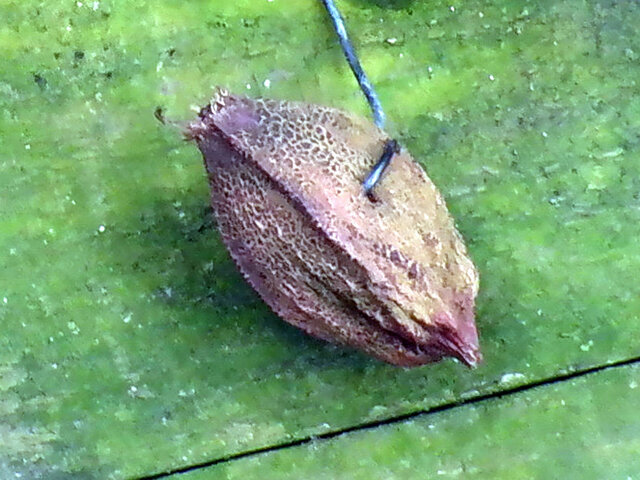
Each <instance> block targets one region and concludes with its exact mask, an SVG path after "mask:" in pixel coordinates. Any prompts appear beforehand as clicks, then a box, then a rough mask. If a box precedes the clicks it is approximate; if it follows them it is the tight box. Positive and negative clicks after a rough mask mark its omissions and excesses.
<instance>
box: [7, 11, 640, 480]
mask: <svg viewBox="0 0 640 480" xmlns="http://www.w3.org/2000/svg"><path fill="white" fill-rule="evenodd" d="M340 6H341V7H342V9H343V12H344V14H345V16H346V17H347V20H348V26H349V29H350V32H351V34H352V36H353V37H354V39H355V40H356V44H357V47H358V50H359V53H360V56H361V58H362V61H363V64H364V66H365V68H366V69H367V71H368V72H369V74H370V76H371V78H372V80H373V81H374V83H375V84H376V85H377V87H378V91H379V93H380V96H381V99H382V102H383V104H384V105H385V107H386V110H387V115H388V117H389V119H390V121H389V131H390V133H392V134H393V135H395V136H397V137H398V138H399V139H400V141H401V143H402V144H403V145H404V146H405V147H407V148H408V149H409V150H410V151H411V152H412V154H413V156H414V157H415V158H416V159H418V160H419V161H420V162H421V163H422V164H423V165H424V166H425V168H426V169H427V170H428V172H429V174H430V176H431V177H432V179H433V180H434V181H435V183H436V184H437V185H438V186H439V187H440V188H441V190H442V192H443V193H444V195H445V197H446V198H447V201H448V205H449V208H450V210H451V212H452V214H453V215H454V217H455V218H456V221H457V223H458V226H459V228H460V230H461V232H462V233H463V235H464V237H465V239H466V241H467V244H468V247H469V251H470V254H471V255H472V257H473V258H474V260H475V262H476V264H477V265H478V267H479V269H480V272H481V293H480V296H479V299H478V312H477V323H478V328H479V332H480V337H481V344H482V348H483V352H484V355H485V363H484V364H483V365H482V366H481V367H479V368H478V369H477V370H474V371H469V370H465V369H464V368H463V367H462V366H460V365H459V364H456V363H454V362H452V361H445V362H443V363H440V364H438V365H433V366H427V367H424V368H419V369H414V370H403V369H398V368H395V367H392V366H388V365H384V364H381V363H379V362H377V361H375V360H372V359H370V358H367V357H364V356H362V355H360V354H359V353H357V352H354V351H351V350H348V349H344V348H341V347H335V346H331V345H327V344H325V343H322V342H319V341H316V340H314V339H311V338H309V337H307V336H305V335H303V334H301V333H300V332H298V331H297V330H295V329H294V328H292V327H289V326H287V325H286V324H284V322H282V321H281V320H279V319H278V318H277V317H276V316H275V315H273V314H272V313H271V312H270V311H269V309H268V308H267V307H266V306H265V305H263V304H262V302H261V301H260V300H259V299H258V297H257V296H256V295H255V294H254V293H253V291H252V290H251V289H250V288H249V287H248V286H247V285H246V284H245V283H244V281H243V280H242V278H241V276H240V275H239V274H238V273H237V271H236V270H235V268H234V266H233V264H232V262H231V260H230V259H229V257H228V255H227V253H226V251H225V250H224V248H223V247H222V245H221V242H220V239H219V237H218V235H217V233H216V231H215V228H214V227H213V225H212V224H211V222H210V221H209V220H208V218H209V210H208V207H207V204H208V192H207V182H206V179H205V176H204V169H203V167H202V161H201V158H200V156H199V153H198V151H197V149H196V148H195V146H194V145H193V144H191V143H188V142H184V141H183V140H182V138H181V133H180V128H179V127H175V126H171V125H162V124H160V123H159V122H158V121H157V120H156V119H155V118H154V111H155V110H156V108H157V107H162V109H163V111H164V112H165V115H166V117H167V118H168V119H169V120H171V121H174V122H176V123H177V124H179V125H184V124H185V123H186V122H187V121H189V120H190V119H191V118H193V116H194V115H195V114H194V112H193V111H192V107H193V106H194V105H202V104H204V103H206V102H207V100H208V98H209V96H210V94H211V91H212V87H213V86H214V85H224V86H227V87H228V88H230V89H231V90H232V91H234V92H237V93H246V94H248V95H266V96H270V97H275V98H284V99H289V100H304V101H308V102H316V103H323V104H329V105H333V106H338V107H341V108H345V109H348V110H351V111H355V112H360V113H361V114H363V115H368V110H367V107H366V105H365V104H364V102H363V100H362V96H361V94H360V92H359V91H358V90H357V88H356V86H355V82H354V80H353V78H352V77H351V74H350V71H349V70H348V67H347V66H346V65H345V63H344V61H343V59H342V56H341V53H340V51H339V48H338V46H337V43H336V41H335V38H334V34H333V32H332V31H331V29H330V24H329V23H328V21H327V19H326V15H325V12H324V11H323V9H322V7H321V5H320V2H318V1H315V0H287V1H283V0H274V1H267V0H238V1H235V2H222V1H218V0H215V1H214V0H211V1H206V2H205V1H203V2H177V1H168V0H165V1H158V2H146V1H141V2H125V1H123V0H118V1H115V0H113V1H108V0H107V1H95V2H93V1H91V2H84V1H82V2H74V1H66V0H65V1H59V0H50V1H47V2H36V1H27V2H17V1H4V2H2V3H1V4H0V19H2V20H1V21H0V326H1V327H2V331H1V333H0V477H12V478H13V477H14V476H15V475H22V476H23V477H22V478H47V479H50V478H53V479H55V478H130V477H135V476H141V475H145V474H151V473H154V472H160V471H167V470H171V469H176V468H184V467H187V466H189V465H193V464H197V463H200V462H206V461H210V460H214V459H216V458H220V457H224V456H228V455H232V454H236V453H239V452H243V451H246V450H251V449H255V448H261V447H265V446H269V445H274V444H278V443H282V442H287V441H291V440H293V439H296V438H304V437H307V436H309V435H317V434H320V433H323V432H327V431H334V430H340V429H342V428H348V427H350V426H353V425H357V424H361V423H363V422H369V421H374V420H381V419H386V418H390V417H393V416H395V415H399V414H406V413H410V412H414V411H417V410H422V409H426V408H429V407H433V406H437V405H442V404H445V403H449V402H454V401H458V400H460V399H464V398H471V397H474V396H476V395H479V394H486V393H490V392H496V391H501V390H503V389H505V388H507V387H509V388H510V387H514V386H516V385H520V384H527V383H530V382H535V381H538V380H541V379H545V378H552V377H554V376H556V375H558V374H559V373H565V372H568V371H573V370H580V369H584V368H588V367H592V366H595V365H602V364H606V363H610V362H615V361H619V360H624V359H627V358H631V357H636V356H638V355H639V354H640V346H639V339H640V322H639V320H640V313H639V312H640V286H639V284H638V282H637V272H638V271H639V270H640V250H639V249H638V245H637V239H638V238H639V237H640V221H639V220H640V134H639V132H640V87H639V86H638V78H640V60H639V59H640V36H638V35H637V25H640V6H639V5H638V3H637V2H633V1H626V2H608V1H607V2H599V3H593V2H575V1H569V0H567V1H560V2H552V1H541V0H538V1H530V2H507V1H506V0H504V1H503V0H501V1H497V2H492V3H490V4H489V3H485V2H480V1H469V2H454V3H451V2H449V3H447V2H439V1H434V2H421V1H409V0H404V1H395V2H391V1H390V2H384V1H382V0H379V1H365V0H343V1H340ZM451 7H453V8H451ZM265 80H269V82H270V83H269V82H267V83H265ZM267 85H268V86H267ZM579 385H584V387H583V388H585V389H587V388H588V385H589V384H588V382H585V383H582V384H579ZM603 388H604V387H603ZM571 391H575V392H578V393H576V395H581V394H583V393H581V392H580V388H577V389H573V390H571ZM615 394H616V391H615V390H612V395H615ZM451 421H454V420H451ZM474 431H475V430H474ZM476 432H477V431H476ZM476 434H477V435H481V434H482V433H481V432H477V433H476ZM464 438H466V437H464ZM463 440H464V439H461V443H464V442H463ZM443 441H444V440H443Z"/></svg>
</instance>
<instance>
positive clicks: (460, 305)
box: [190, 90, 481, 366]
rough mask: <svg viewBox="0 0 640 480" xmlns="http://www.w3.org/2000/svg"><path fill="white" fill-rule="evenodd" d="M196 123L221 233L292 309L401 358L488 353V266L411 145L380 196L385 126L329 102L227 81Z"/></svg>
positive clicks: (370, 349) (264, 291)
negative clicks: (483, 328) (367, 188)
mask: <svg viewBox="0 0 640 480" xmlns="http://www.w3.org/2000/svg"><path fill="white" fill-rule="evenodd" d="M190 135H191V136H192V138H194V139H195V140H196V142H197V143H198V147H199V148H200V150H201V151H202V154H203V156H204V161H205V166H206V169H207V172H208V175H209V183H210V186H211V203H212V206H213V209H214V212H215V215H216V217H217V221H218V226H219V229H220V232H221V234H222V239H223V241H224V243H225V244H226V245H227V247H228V249H229V251H230V252H231V256H232V257H233V259H234V261H235V262H236V264H237V265H238V267H239V268H240V270H241V271H242V273H243V274H244V276H245V277H246V278H247V280H248V281H249V283H250V284H251V285H252V286H253V287H254V288H255V289H256V290H257V291H258V293H259V294H260V295H261V296H262V298H263V299H264V301H265V302H266V303H267V304H269V306H270V307H271V308H272V309H273V310H274V311H275V312H276V313H277V314H278V315H280V316H281V317H282V318H283V319H284V320H286V321H287V322H289V323H291V324H293V325H295V326H297V327H299V328H301V329H303V330H304V331H306V332H308V333H310V334H311V335H314V336H317V337H320V338H323V339H325V340H329V341H334V342H340V343H343V344H347V345H351V346H354V347H357V348H359V349H361V350H363V351H365V352H367V353H369V354H371V355H373V356H375V357H377V358H380V359H382V360H384V361H386V362H389V363H392V364H395V365H402V366H416V365H422V364H425V363H429V362H434V361H438V360H440V359H441V358H443V357H446V356H452V357H455V358H458V359H459V360H461V361H463V362H464V363H466V364H467V365H475V364H476V363H477V362H478V361H479V360H480V359H481V356H480V353H479V348H478V336H477V333H476V327H475V323H474V302H475V297H476V294H477V291H478V274H477V271H476V269H475V267H474V265H473V263H472V262H471V260H470V259H469V257H468V256H467V253H466V248H465V246H464V244H463V242H462V240H461V238H460V235H459V234H458V232H457V231H456V229H455V226H454V223H453V220H452V219H451V217H450V215H449V213H448V212H447V209H446V206H445V203H444V200H443V199H442V196H441V195H440V193H439V192H438V191H437V190H436V188H435V186H434V185H433V183H432V182H431V180H430V179H429V178H428V177H427V175H426V174H425V173H424V171H423V170H422V168H420V166H419V165H418V164H416V163H415V162H414V161H413V160H412V158H411V157H410V156H409V154H408V153H406V152H402V153H400V154H398V155H396V156H395V157H394V159H393V162H392V164H391V165H390V167H389V168H388V170H387V172H386V174H385V176H384V178H383V180H382V182H381V183H380V184H379V185H378V186H376V190H375V194H376V201H375V202H374V201H371V199H369V198H368V197H367V196H366V195H365V192H364V189H363V188H362V181H363V179H364V178H365V177H366V175H367V173H368V172H369V170H370V168H371V167H372V166H373V165H374V164H375V163H376V161H377V160H378V159H379V158H380V155H381V153H382V151H383V148H384V144H385V142H386V141H387V140H388V137H387V136H386V135H385V134H384V132H382V131H381V130H379V129H378V128H377V127H375V126H374V125H373V124H372V123H370V122H368V121H366V120H364V119H361V118H359V117H356V116H353V115H350V114H348V113H345V112H342V111H339V110H335V109H332V108H328V107H322V106H318V105H308V104H302V103H292V102H285V101H274V100H265V99H257V100H252V99H248V98H245V97H240V96H235V95H230V94H228V93H226V92H224V91H222V90H218V91H217V92H216V95H215V97H214V99H213V100H212V102H211V104H210V105H208V106H206V107H204V108H203V109H202V110H201V112H200V116H199V119H198V120H197V121H196V122H194V123H192V124H191V126H190Z"/></svg>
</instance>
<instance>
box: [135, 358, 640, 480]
mask: <svg viewBox="0 0 640 480" xmlns="http://www.w3.org/2000/svg"><path fill="white" fill-rule="evenodd" d="M634 364H640V356H638V357H633V358H630V359H626V360H620V361H617V362H612V363H607V364H604V365H597V366H594V367H590V368H586V369H583V370H576V371H573V372H568V373H565V374H562V375H557V376H555V377H550V378H545V379H542V380H538V381H536V382H531V383H527V384H525V385H518V386H515V387H512V388H508V389H505V390H500V391H496V392H490V393H485V394H482V395H476V396H473V397H469V398H465V399H462V400H459V401H455V402H449V403H443V404H441V405H436V406H434V407H431V408H426V409H421V410H416V411H415V412H410V413H405V414H402V415H397V416H394V417H390V418H385V419H383V420H375V421H371V422H364V423H360V424H357V425H353V426H351V427H347V428H342V429H338V430H334V431H330V432H325V433H320V434H318V435H309V436H306V437H301V438H298V439H295V440H291V441H288V442H282V443H277V444H275V445H269V446H265V447H259V448H255V449H253V450H246V451H244V452H238V453H234V454H231V455H226V456H223V457H220V458H216V459H213V460H208V461H206V462H201V463H196V464H193V465H189V466H186V467H180V468H176V469H173V470H166V471H164V472H159V473H155V474H152V475H147V476H142V477H135V478H132V480H158V479H163V478H167V477H169V476H171V475H179V474H184V473H189V472H193V471H195V470H200V469H204V468H208V467H212V466H215V465H220V464H224V463H229V462H233V461H236V460H240V459H243V458H248V457H254V456H256V455H261V454H263V453H269V452H277V451H279V450H284V449H287V448H292V447H299V446H303V445H307V444H309V443H312V442H316V441H319V440H331V439H333V438H337V437H341V436H343V435H348V434H351V433H356V432H363V431H367V430H373V429H375V428H378V427H383V426H385V425H393V424H396V423H402V422H405V421H407V420H414V419H416V418H419V417H422V416H426V415H431V414H436V413H440V412H446V411H448V410H452V409H454V408H459V407H464V406H466V405H477V404H480V403H483V402H487V401H490V400H493V399H500V398H503V397H507V396H510V395H515V394H518V393H521V392H527V391H530V390H533V389H536V388H541V387H547V386H550V385H554V384H557V383H562V382H566V381H569V380H573V379H577V378H581V377H586V376H589V375H593V374H596V373H600V372H604V371H607V370H613V369H616V368H622V367H626V366H630V365H634Z"/></svg>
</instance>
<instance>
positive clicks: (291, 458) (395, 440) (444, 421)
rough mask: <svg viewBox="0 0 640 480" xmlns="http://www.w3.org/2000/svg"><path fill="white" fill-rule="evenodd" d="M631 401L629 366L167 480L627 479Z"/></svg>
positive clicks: (636, 374) (634, 442)
mask: <svg viewBox="0 0 640 480" xmlns="http://www.w3.org/2000/svg"><path fill="white" fill-rule="evenodd" d="M638 402H640V365H638V364H637V363H636V364H635V365H627V366H620V367H616V368H612V369H609V370H606V371H602V372H599V373H596V374H592V375H588V376H585V377H582V378H577V379H573V380H568V381H564V382H560V383H556V384H551V385H546V386H541V387H536V388H533V389H531V390H527V391H524V392H520V393H517V394H513V395H508V396H504V397H499V398H494V399H489V400H485V401H481V402H478V403H473V404H471V405H463V406H459V407H457V408H454V409H451V410H447V411H444V412H438V413H432V414H428V415H422V416H419V417H416V418H414V419H411V420H408V421H402V422H398V423H394V424H391V425H384V426H380V427H376V428H372V429H367V430H363V431H357V432H351V433H348V434H345V435H342V436H339V437H337V438H333V439H328V440H316V441H312V442H309V443H307V444H305V445H301V446H296V447H291V448H286V449H282V450H277V451H273V452H267V453H263V454H259V455H254V456H251V457H249V458H243V459H238V460H232V461H227V462H223V463H221V464H219V465H216V466H214V467H211V468H203V469H200V470H196V471H194V472H192V473H191V474H188V475H184V476H183V475H180V476H175V477H173V476H170V477H168V480H178V479H179V480H213V479H218V478H225V479H227V480H236V479H238V480H240V479H245V478H260V479H261V480H276V479H277V480H287V479H296V480H297V479H300V478H312V479H334V478H341V479H342V478H348V479H350V480H414V479H415V480H422V479H431V478H437V479H444V480H454V479H456V480H457V479H464V480H487V479H491V480H514V479H518V480H530V479H551V478H553V479H565V478H566V479H581V480H605V479H606V480H609V479H632V480H635V479H636V478H638V477H640V462H638V452H639V451H640V417H639V416H638V415H637V406H638Z"/></svg>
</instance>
